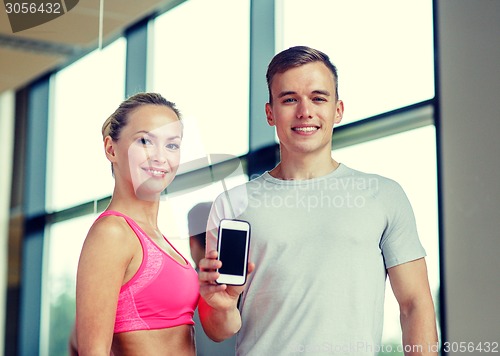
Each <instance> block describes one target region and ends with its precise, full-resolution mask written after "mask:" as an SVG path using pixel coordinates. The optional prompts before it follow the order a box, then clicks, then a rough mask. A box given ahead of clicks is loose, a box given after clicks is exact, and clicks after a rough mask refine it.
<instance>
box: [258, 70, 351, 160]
mask: <svg viewBox="0 0 500 356" xmlns="http://www.w3.org/2000/svg"><path fill="white" fill-rule="evenodd" d="M271 93H272V97H273V102H272V103H268V104H266V116H267V121H268V123H269V125H271V126H276V133H277V135H278V138H279V141H280V149H281V154H282V156H283V155H290V154H294V155H297V154H309V153H319V152H325V151H328V154H330V151H331V140H332V132H333V126H334V125H335V124H338V123H339V122H340V120H341V119H342V114H343V111H344V106H343V103H342V101H340V100H338V101H337V100H336V99H335V94H336V93H335V79H334V77H333V74H332V73H331V72H330V70H329V69H328V68H327V67H326V66H325V65H324V64H323V63H321V62H312V63H308V64H305V65H302V66H300V67H297V68H292V69H289V70H288V71H286V72H284V73H278V74H276V75H275V76H274V78H273V81H272V84H271Z"/></svg>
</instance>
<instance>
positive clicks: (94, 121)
mask: <svg viewBox="0 0 500 356" xmlns="http://www.w3.org/2000/svg"><path fill="white" fill-rule="evenodd" d="M124 74H125V40H124V39H123V38H121V39H119V40H117V41H115V42H114V43H113V44H111V45H109V46H108V47H106V48H105V49H103V50H102V51H94V52H92V53H91V54H89V55H87V56H85V57H84V58H82V59H81V60H79V61H77V62H75V63H74V64H72V65H70V66H68V67H67V68H65V69H63V70H61V71H60V72H58V73H57V74H56V75H55V78H54V90H53V94H52V97H53V98H56V99H55V100H53V102H54V103H53V115H52V121H51V122H50V129H49V135H50V137H49V140H48V142H49V146H50V147H49V153H48V159H47V162H48V168H47V172H48V176H49V177H48V179H47V181H48V186H47V204H46V206H47V210H48V211H49V212H52V211H60V210H64V209H67V208H70V207H72V206H76V205H79V204H82V203H88V202H90V201H92V200H94V199H99V198H103V197H106V196H109V195H111V193H112V189H113V178H112V175H111V168H110V163H109V162H108V161H107V160H106V157H105V156H104V149H103V143H102V135H101V127H102V124H103V123H104V121H105V120H106V118H107V117H108V116H109V115H110V114H111V113H112V112H113V111H114V110H115V109H116V107H117V106H118V104H119V103H120V102H121V101H122V100H123V93H124V82H125V78H124ZM104 78H105V79H104ZM93 219H95V216H94V215H85V216H82V217H79V218H76V219H70V220H67V221H63V222H60V223H55V224H53V225H50V226H49V227H48V228H47V229H46V234H45V236H46V240H45V251H47V252H46V253H45V254H44V271H43V272H44V273H43V276H44V277H43V289H44V290H43V298H42V321H41V323H42V325H41V333H42V337H41V341H42V345H46V346H42V349H43V350H47V349H48V353H47V354H49V355H63V354H66V351H67V345H68V336H69V333H70V332H71V329H72V327H73V323H74V312H75V310H74V308H75V305H74V304H75V281H76V269H77V265H78V258H79V255H80V251H81V247H82V244H83V240H84V238H85V236H86V233H87V231H88V229H89V228H90V225H91V224H92V221H93ZM47 340H48V341H47Z"/></svg>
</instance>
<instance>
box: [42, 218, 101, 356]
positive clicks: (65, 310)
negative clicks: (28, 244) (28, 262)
mask: <svg viewBox="0 0 500 356" xmlns="http://www.w3.org/2000/svg"><path fill="white" fill-rule="evenodd" d="M96 217H97V215H86V216H83V217H80V218H76V219H71V220H67V221H64V222H60V223H56V224H54V225H52V226H50V228H49V229H48V233H47V234H46V236H48V241H47V244H46V246H45V247H46V251H47V252H45V253H44V260H45V269H44V275H43V290H44V293H43V299H42V301H43V305H42V323H41V328H42V331H41V333H42V338H43V339H44V342H42V344H45V345H47V342H46V341H45V340H48V346H47V347H48V352H47V350H42V352H41V354H46V355H66V354H67V352H68V340H69V336H70V333H71V330H72V329H73V325H74V321H75V288H76V270H77V267H78V259H79V257H80V251H81V249H82V245H83V241H84V240H85V236H86V235H87V232H88V230H89V229H90V226H91V224H92V222H93V221H94V219H95V218H96ZM44 351H45V352H44Z"/></svg>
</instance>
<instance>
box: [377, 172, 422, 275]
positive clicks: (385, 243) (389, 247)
mask: <svg viewBox="0 0 500 356" xmlns="http://www.w3.org/2000/svg"><path fill="white" fill-rule="evenodd" d="M386 188H387V189H386V190H385V192H384V193H383V196H382V197H381V198H382V202H383V204H384V207H385V209H386V211H387V226H386V228H385V231H384V233H383V234H382V238H381V241H380V248H381V250H382V254H383V256H384V263H385V267H386V268H390V267H394V266H397V265H399V264H402V263H406V262H410V261H413V260H416V259H419V258H422V257H425V255H426V253H425V250H424V248H423V246H422V244H421V243H420V239H419V237H418V232H417V225H416V221H415V214H414V213H413V209H412V207H411V204H410V201H409V200H408V197H407V196H406V194H405V192H404V190H403V188H402V187H401V186H400V185H399V184H398V183H397V182H395V181H392V180H388V182H387V186H386Z"/></svg>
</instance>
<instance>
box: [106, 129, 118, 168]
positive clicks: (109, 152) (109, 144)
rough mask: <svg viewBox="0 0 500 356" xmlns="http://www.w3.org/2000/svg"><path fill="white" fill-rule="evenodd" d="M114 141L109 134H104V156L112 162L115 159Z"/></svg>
mask: <svg viewBox="0 0 500 356" xmlns="http://www.w3.org/2000/svg"><path fill="white" fill-rule="evenodd" d="M114 144H115V142H114V141H113V139H112V138H111V136H106V137H105V138H104V152H105V153H106V158H107V159H108V161H110V162H111V163H113V162H114V161H115V160H116V153H115V146H114Z"/></svg>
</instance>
